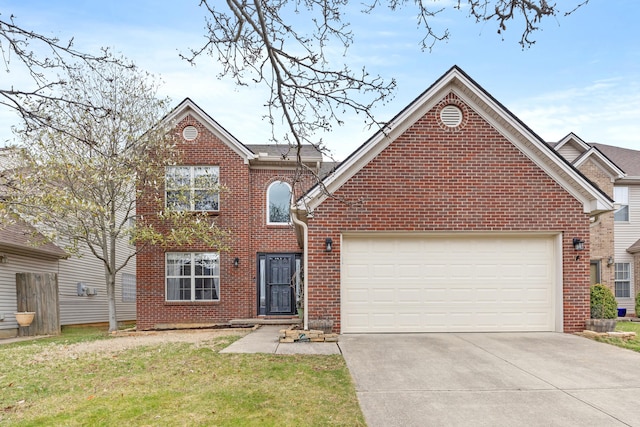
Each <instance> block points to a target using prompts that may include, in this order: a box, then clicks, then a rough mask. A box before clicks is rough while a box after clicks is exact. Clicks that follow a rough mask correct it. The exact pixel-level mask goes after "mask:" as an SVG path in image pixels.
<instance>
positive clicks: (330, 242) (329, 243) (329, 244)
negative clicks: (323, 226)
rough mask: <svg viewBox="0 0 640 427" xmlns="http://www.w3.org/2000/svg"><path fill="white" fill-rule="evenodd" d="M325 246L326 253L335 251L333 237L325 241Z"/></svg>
mask: <svg viewBox="0 0 640 427" xmlns="http://www.w3.org/2000/svg"><path fill="white" fill-rule="evenodd" d="M324 244H325V251H327V252H331V250H332V249H333V240H331V237H327V238H326V239H324Z"/></svg>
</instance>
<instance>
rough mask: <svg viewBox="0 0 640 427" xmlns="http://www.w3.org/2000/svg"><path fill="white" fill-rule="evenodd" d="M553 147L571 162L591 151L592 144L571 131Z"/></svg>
mask: <svg viewBox="0 0 640 427" xmlns="http://www.w3.org/2000/svg"><path fill="white" fill-rule="evenodd" d="M553 148H554V150H556V151H557V152H558V154H560V155H561V156H562V157H564V158H565V159H567V161H568V162H569V163H573V161H574V160H576V159H577V158H578V157H580V156H581V155H583V154H584V153H585V152H587V151H589V149H590V148H591V146H590V145H589V144H587V143H586V142H584V141H583V140H582V139H580V137H579V136H578V135H576V134H575V133H573V132H571V133H569V134H568V135H567V136H565V137H564V138H562V139H561V140H560V141H558V143H557V144H555V145H554V146H553Z"/></svg>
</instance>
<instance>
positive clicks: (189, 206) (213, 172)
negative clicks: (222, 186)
mask: <svg viewBox="0 0 640 427" xmlns="http://www.w3.org/2000/svg"><path fill="white" fill-rule="evenodd" d="M219 176H220V169H219V167H218V166H167V167H166V169H165V196H166V198H165V200H166V205H167V207H169V208H173V209H176V210H179V211H206V212H212V211H213V212H215V211H218V210H219V209H220V206H219V185H218V177H219Z"/></svg>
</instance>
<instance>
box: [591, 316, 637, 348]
mask: <svg viewBox="0 0 640 427" xmlns="http://www.w3.org/2000/svg"><path fill="white" fill-rule="evenodd" d="M616 331H619V332H635V333H636V336H635V338H633V339H630V340H623V339H621V338H613V337H596V338H595V339H596V340H597V341H601V342H605V343H607V344H612V345H615V346H618V347H622V348H628V349H629V350H633V351H637V352H640V322H618V323H617V325H616Z"/></svg>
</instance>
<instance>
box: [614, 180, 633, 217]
mask: <svg viewBox="0 0 640 427" xmlns="http://www.w3.org/2000/svg"><path fill="white" fill-rule="evenodd" d="M613 200H614V201H615V204H616V205H617V206H619V207H618V208H617V209H616V210H615V212H614V213H613V220H614V221H621V222H624V221H629V187H613Z"/></svg>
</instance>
